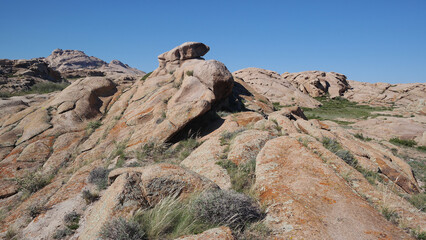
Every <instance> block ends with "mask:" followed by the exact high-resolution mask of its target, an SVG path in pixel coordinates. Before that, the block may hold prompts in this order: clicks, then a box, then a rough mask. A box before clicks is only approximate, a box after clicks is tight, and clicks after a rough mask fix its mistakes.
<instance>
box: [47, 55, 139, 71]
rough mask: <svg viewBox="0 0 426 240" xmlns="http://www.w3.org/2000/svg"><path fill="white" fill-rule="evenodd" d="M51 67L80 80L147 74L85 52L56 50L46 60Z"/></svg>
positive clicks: (118, 62) (116, 61)
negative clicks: (91, 77) (93, 77)
mask: <svg viewBox="0 0 426 240" xmlns="http://www.w3.org/2000/svg"><path fill="white" fill-rule="evenodd" d="M45 61H46V62H47V63H48V64H49V66H50V67H52V68H53V69H55V70H57V71H59V72H61V73H62V75H63V76H65V77H68V78H78V77H86V76H95V75H98V76H104V75H117V74H119V75H131V76H132V75H137V76H143V75H144V74H145V73H144V72H143V71H140V70H138V69H135V68H131V67H130V66H129V65H127V64H124V63H122V62H120V61H118V60H112V61H111V62H110V63H106V62H105V61H103V60H101V59H99V58H96V57H93V56H87V55H86V54H85V53H84V52H83V51H78V50H62V49H55V50H53V52H52V53H51V54H50V55H49V56H48V57H46V58H45Z"/></svg>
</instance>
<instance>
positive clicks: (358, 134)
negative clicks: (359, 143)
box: [354, 133, 373, 142]
mask: <svg viewBox="0 0 426 240" xmlns="http://www.w3.org/2000/svg"><path fill="white" fill-rule="evenodd" d="M354 137H356V138H358V139H361V140H363V141H367V142H369V141H371V140H373V139H372V138H369V137H364V135H363V134H362V133H357V134H355V135H354Z"/></svg>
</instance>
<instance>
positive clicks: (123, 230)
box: [100, 218, 147, 240]
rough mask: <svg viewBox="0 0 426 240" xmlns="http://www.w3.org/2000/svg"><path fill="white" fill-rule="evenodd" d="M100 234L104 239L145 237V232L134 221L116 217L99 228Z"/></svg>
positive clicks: (116, 239)
mask: <svg viewBox="0 0 426 240" xmlns="http://www.w3.org/2000/svg"><path fill="white" fill-rule="evenodd" d="M100 235H101V237H102V239H105V240H142V239H147V238H146V236H145V232H144V231H143V230H142V229H141V228H140V227H139V224H138V223H137V222H135V221H127V220H125V219H123V218H116V219H114V220H111V221H109V222H107V223H106V224H105V225H104V226H103V227H102V229H101V232H100Z"/></svg>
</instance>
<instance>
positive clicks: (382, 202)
mask: <svg viewBox="0 0 426 240" xmlns="http://www.w3.org/2000/svg"><path fill="white" fill-rule="evenodd" d="M290 136H291V137H293V138H294V139H298V140H300V141H302V142H303V144H305V145H306V147H307V148H308V149H309V151H310V152H312V153H314V154H316V155H318V156H321V159H322V160H323V161H324V162H325V163H326V164H327V165H328V166H330V167H332V168H333V169H334V170H335V171H336V173H337V174H338V175H340V176H341V178H342V180H345V181H347V183H348V184H349V186H350V187H351V188H352V189H353V190H354V191H356V192H357V193H358V194H359V195H360V196H363V198H364V199H367V200H368V201H369V202H370V203H371V204H372V205H373V206H374V207H375V208H376V209H381V208H383V207H386V208H388V209H390V210H393V211H395V212H396V213H397V214H398V215H399V217H400V222H404V223H405V224H407V227H410V228H412V229H417V228H419V229H420V230H421V231H425V230H426V227H423V226H426V215H425V214H424V213H423V212H421V211H419V210H418V209H416V208H415V207H414V206H413V205H411V204H410V203H408V202H407V201H406V200H405V199H404V198H402V197H401V196H399V195H398V194H397V193H395V192H393V191H390V190H389V186H386V185H387V184H389V183H386V185H382V184H381V183H380V182H379V181H376V183H375V184H374V185H373V184H371V183H370V182H369V181H368V180H367V179H366V178H365V177H364V176H363V175H362V174H361V173H360V172H358V171H357V170H356V169H354V168H353V167H352V166H350V165H349V164H347V163H346V162H345V161H344V160H343V159H341V158H340V157H338V156H336V155H335V154H334V153H332V152H330V151H329V150H328V149H326V148H325V147H324V146H323V144H322V143H321V142H319V141H317V140H316V139H315V138H313V137H311V136H308V135H305V134H300V133H296V134H290ZM375 171H377V169H375ZM376 184H377V185H378V186H376ZM394 187H395V186H391V187H390V188H393V189H395V188H394Z"/></svg>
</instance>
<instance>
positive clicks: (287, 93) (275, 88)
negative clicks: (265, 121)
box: [233, 68, 320, 108]
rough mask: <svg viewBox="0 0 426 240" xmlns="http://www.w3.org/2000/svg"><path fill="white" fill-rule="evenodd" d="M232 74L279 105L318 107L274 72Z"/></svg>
mask: <svg viewBox="0 0 426 240" xmlns="http://www.w3.org/2000/svg"><path fill="white" fill-rule="evenodd" d="M233 74H234V76H236V77H237V78H240V79H242V80H243V81H244V82H246V83H248V84H249V85H250V86H251V87H252V88H253V89H255V90H256V91H257V92H259V93H260V94H261V95H263V96H265V97H267V98H268V99H269V100H270V101H272V102H278V103H279V104H280V105H283V106H287V105H299V106H303V107H310V108H313V107H317V106H319V105H320V103H319V102H318V101H316V100H315V99H313V98H311V97H309V96H308V95H306V94H303V93H302V92H301V91H299V90H298V89H297V88H295V87H294V86H293V85H292V84H291V82H290V81H289V80H287V79H286V78H283V77H281V76H280V75H279V74H278V73H276V72H273V71H269V70H265V69H260V68H246V69H242V70H239V71H236V72H234V73H233Z"/></svg>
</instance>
